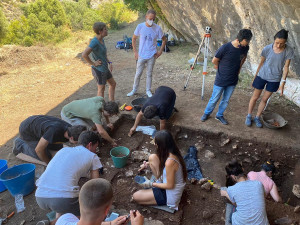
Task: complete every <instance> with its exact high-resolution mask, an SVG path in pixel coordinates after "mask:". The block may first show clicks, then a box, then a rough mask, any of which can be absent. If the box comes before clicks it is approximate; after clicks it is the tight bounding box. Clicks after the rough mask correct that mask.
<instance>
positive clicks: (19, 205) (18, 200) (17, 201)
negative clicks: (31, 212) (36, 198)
mask: <svg viewBox="0 0 300 225" xmlns="http://www.w3.org/2000/svg"><path fill="white" fill-rule="evenodd" d="M15 204H16V209H17V213H19V212H23V211H24V210H25V206H24V200H23V195H22V194H17V195H16V196H15Z"/></svg>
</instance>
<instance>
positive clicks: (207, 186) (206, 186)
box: [201, 182, 212, 191]
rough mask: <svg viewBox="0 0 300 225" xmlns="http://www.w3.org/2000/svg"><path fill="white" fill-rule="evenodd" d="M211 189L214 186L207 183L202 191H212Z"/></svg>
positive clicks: (202, 187)
mask: <svg viewBox="0 0 300 225" xmlns="http://www.w3.org/2000/svg"><path fill="white" fill-rule="evenodd" d="M211 188H212V185H211V184H210V183H209V182H206V183H205V184H203V185H202V186H201V189H203V190H206V191H210V189H211Z"/></svg>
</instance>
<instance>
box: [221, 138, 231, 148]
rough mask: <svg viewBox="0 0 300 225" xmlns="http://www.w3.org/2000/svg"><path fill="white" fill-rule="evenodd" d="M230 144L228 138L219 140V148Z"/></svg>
mask: <svg viewBox="0 0 300 225" xmlns="http://www.w3.org/2000/svg"><path fill="white" fill-rule="evenodd" d="M229 142H230V139H229V138H225V139H223V140H221V143H220V146H221V147H224V146H225V145H227V144H228V143H229Z"/></svg>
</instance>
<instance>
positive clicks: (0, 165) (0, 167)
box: [0, 159, 7, 192]
mask: <svg viewBox="0 0 300 225" xmlns="http://www.w3.org/2000/svg"><path fill="white" fill-rule="evenodd" d="M6 169H7V160H5V159H0V174H1V173H2V172H3V171H5V170H6ZM6 189H7V188H6V187H5V185H4V184H3V183H2V182H1V181H0V192H2V191H5V190H6Z"/></svg>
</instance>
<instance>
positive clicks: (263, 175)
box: [247, 160, 282, 202]
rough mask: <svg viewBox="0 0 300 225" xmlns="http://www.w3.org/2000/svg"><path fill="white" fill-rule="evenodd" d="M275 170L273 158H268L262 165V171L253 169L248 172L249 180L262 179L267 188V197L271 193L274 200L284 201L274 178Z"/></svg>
mask: <svg viewBox="0 0 300 225" xmlns="http://www.w3.org/2000/svg"><path fill="white" fill-rule="evenodd" d="M274 172H275V166H274V164H273V161H272V160H268V161H267V162H265V163H264V164H263V165H262V169H261V171H260V172H254V171H251V172H249V173H248V175H247V176H248V179H249V180H258V181H260V182H261V183H262V184H263V186H264V188H265V195H266V197H268V196H269V194H270V195H271V196H272V198H273V199H274V201H276V202H282V199H281V197H280V195H279V193H278V189H277V186H276V184H275V183H274V181H273V180H272V174H273V173H274Z"/></svg>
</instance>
